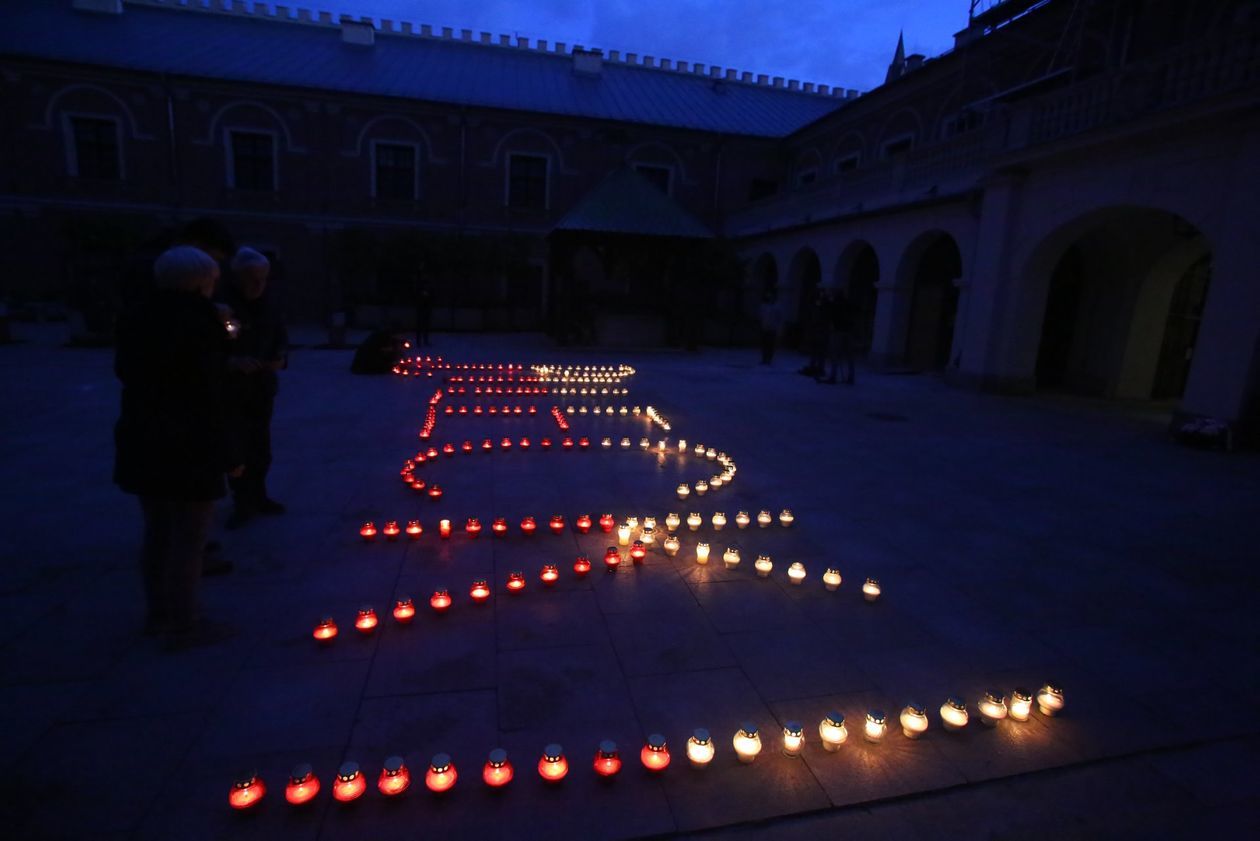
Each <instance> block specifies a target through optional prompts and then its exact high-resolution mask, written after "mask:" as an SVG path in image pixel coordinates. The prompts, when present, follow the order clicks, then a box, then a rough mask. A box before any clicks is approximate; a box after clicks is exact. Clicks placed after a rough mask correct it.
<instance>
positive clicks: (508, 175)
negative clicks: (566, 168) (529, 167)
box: [503, 149, 551, 211]
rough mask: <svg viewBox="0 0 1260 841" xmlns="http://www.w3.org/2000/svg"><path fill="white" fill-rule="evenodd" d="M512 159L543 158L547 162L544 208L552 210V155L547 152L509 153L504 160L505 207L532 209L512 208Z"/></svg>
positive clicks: (518, 208)
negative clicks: (505, 163)
mask: <svg viewBox="0 0 1260 841" xmlns="http://www.w3.org/2000/svg"><path fill="white" fill-rule="evenodd" d="M512 158H542V159H543V160H544V161H546V162H547V171H546V174H545V175H544V176H543V179H544V180H543V206H542V209H543V210H544V211H547V210H551V155H548V154H547V153H546V152H527V151H525V150H523V149H522V150H512V151H509V152H508V153H507V156H506V157H505V158H504V160H505V161H506V162H507V166H505V167H503V206H504V207H506V208H508V209H509V210H529V209H532V208H522V207H517V208H514V207H512Z"/></svg>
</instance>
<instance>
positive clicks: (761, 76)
mask: <svg viewBox="0 0 1260 841" xmlns="http://www.w3.org/2000/svg"><path fill="white" fill-rule="evenodd" d="M757 84H758V85H761V86H762V87H765V86H766V85H768V84H770V77H769V76H767V75H766V74H765V73H758V74H757Z"/></svg>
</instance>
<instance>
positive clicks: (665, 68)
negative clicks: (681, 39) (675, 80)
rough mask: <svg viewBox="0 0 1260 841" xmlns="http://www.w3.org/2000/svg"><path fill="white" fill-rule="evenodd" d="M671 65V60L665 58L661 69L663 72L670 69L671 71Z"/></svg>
mask: <svg viewBox="0 0 1260 841" xmlns="http://www.w3.org/2000/svg"><path fill="white" fill-rule="evenodd" d="M669 63H670V60H669V59H667V58H663V59H661V69H662V70H668V69H669Z"/></svg>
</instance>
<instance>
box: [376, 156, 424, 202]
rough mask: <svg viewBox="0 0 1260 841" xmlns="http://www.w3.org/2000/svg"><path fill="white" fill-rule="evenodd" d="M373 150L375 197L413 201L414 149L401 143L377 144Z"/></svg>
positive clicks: (414, 194) (414, 178) (414, 182)
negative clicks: (374, 160)
mask: <svg viewBox="0 0 1260 841" xmlns="http://www.w3.org/2000/svg"><path fill="white" fill-rule="evenodd" d="M373 148H374V150H375V158H376V181H375V182H374V183H375V185H376V186H375V189H376V197H377V198H378V199H403V200H409V201H414V200H415V198H416V147H415V146H405V145H403V144H401V143H377V144H374V147H373Z"/></svg>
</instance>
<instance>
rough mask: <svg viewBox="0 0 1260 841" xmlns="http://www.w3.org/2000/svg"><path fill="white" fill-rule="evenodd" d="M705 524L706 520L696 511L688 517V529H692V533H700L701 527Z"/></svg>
mask: <svg viewBox="0 0 1260 841" xmlns="http://www.w3.org/2000/svg"><path fill="white" fill-rule="evenodd" d="M703 523H704V520H703V519H702V518H701V517H700V515H699V514H698V513H696V512H695V511H693V512H691V513H690V514H688V515H687V528H689V529H691V530H692V531H699V530H700V526H701V524H703Z"/></svg>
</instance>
